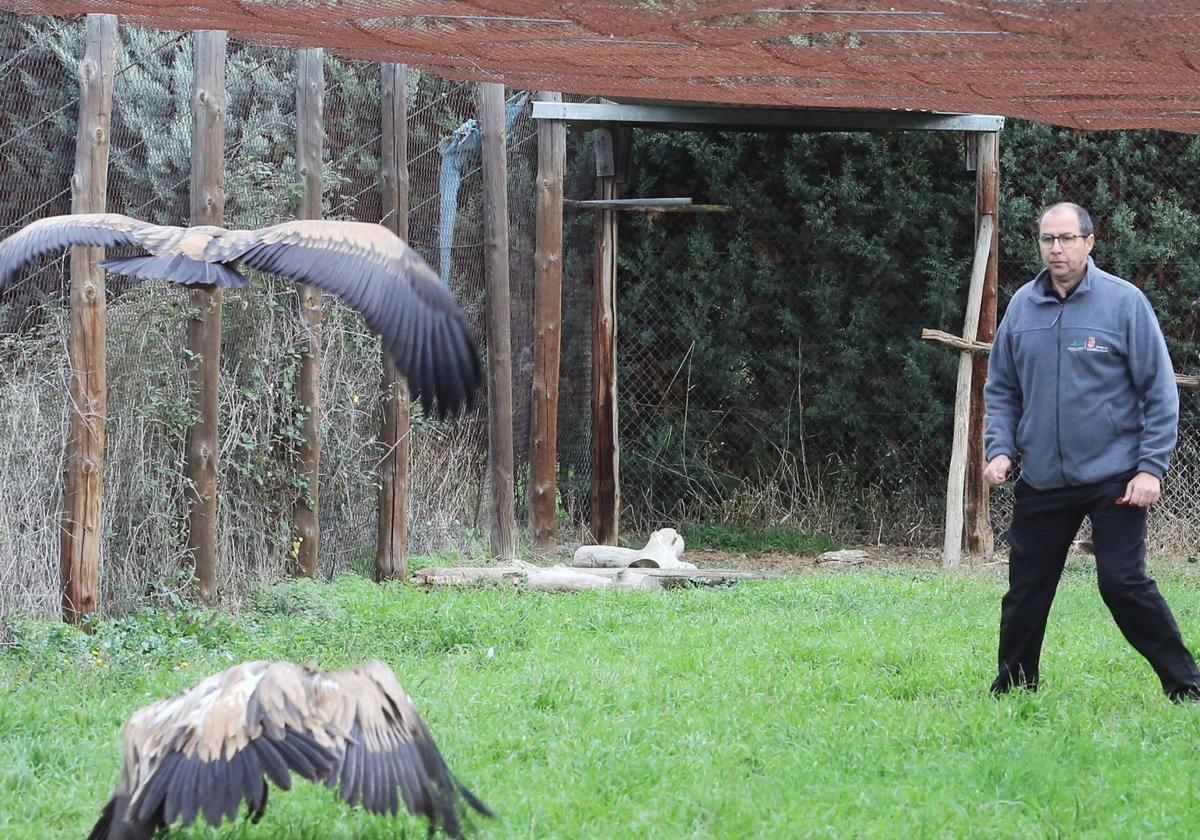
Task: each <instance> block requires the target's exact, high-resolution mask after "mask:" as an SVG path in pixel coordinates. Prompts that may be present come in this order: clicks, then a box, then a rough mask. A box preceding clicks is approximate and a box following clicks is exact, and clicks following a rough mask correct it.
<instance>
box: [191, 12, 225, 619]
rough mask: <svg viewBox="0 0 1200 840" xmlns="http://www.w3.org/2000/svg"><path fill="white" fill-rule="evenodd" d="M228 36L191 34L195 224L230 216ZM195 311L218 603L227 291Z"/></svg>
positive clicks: (206, 498) (194, 432)
mask: <svg viewBox="0 0 1200 840" xmlns="http://www.w3.org/2000/svg"><path fill="white" fill-rule="evenodd" d="M226 41H227V36H226V33H225V32H223V31H220V30H212V29H205V30H199V31H196V32H193V33H192V55H193V61H192V66H193V68H194V70H193V75H192V106H191V109H192V176H191V211H192V212H191V216H192V219H191V223H192V224H193V225H220V224H221V223H222V221H223V220H224V216H225V108H226V103H227V102H228V97H227V95H226V92H225V51H226ZM188 295H189V297H190V298H191V308H192V310H193V311H194V312H195V315H193V316H192V318H191V320H189V321H188V350H189V354H188V355H189V357H190V358H191V368H192V370H191V373H192V393H193V394H194V397H193V399H194V400H195V406H196V420H195V422H193V423H192V425H191V427H189V429H188V436H187V452H186V461H185V463H184V475H186V476H187V478H188V480H189V481H188V484H189V487H190V490H189V499H188V501H189V504H190V506H191V507H190V509H189V511H188V548H189V549H190V550H191V554H192V560H193V562H194V563H195V567H196V582H197V583H198V585H199V588H200V600H201V601H203V602H204V603H205V604H208V605H210V606H211V605H212V604H214V603H216V599H217V575H216V568H217V556H216V555H217V550H216V545H217V475H218V472H219V469H218V464H217V453H218V451H219V449H220V443H219V429H218V427H217V408H218V405H219V400H220V392H219V388H218V385H219V383H220V380H221V300H222V297H221V289H220V287H219V286H197V287H194V288H192V289H191V290H190V291H189V292H188Z"/></svg>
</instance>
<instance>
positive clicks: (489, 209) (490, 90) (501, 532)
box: [477, 82, 517, 560]
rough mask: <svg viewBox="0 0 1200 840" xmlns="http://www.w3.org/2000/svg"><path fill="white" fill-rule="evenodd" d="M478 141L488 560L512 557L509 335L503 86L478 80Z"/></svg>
mask: <svg viewBox="0 0 1200 840" xmlns="http://www.w3.org/2000/svg"><path fill="white" fill-rule="evenodd" d="M477 95H478V106H479V133H480V139H481V140H482V142H483V231H484V257H483V268H484V274H485V276H486V278H487V295H488V321H487V352H488V447H489V458H488V463H489V464H491V471H492V474H491V487H492V526H491V549H492V556H494V557H496V558H497V559H500V560H512V559H514V558H515V557H516V553H517V550H516V549H517V547H516V541H515V540H516V534H515V526H514V520H515V512H514V509H515V499H514V491H513V417H512V332H511V324H510V322H509V319H510V317H511V313H510V306H509V286H508V156H507V153H506V151H505V148H504V85H501V84H493V83H491V82H480V83H479V87H478V88H477Z"/></svg>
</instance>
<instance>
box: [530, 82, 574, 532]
mask: <svg viewBox="0 0 1200 840" xmlns="http://www.w3.org/2000/svg"><path fill="white" fill-rule="evenodd" d="M538 98H539V101H549V102H561V101H562V94H561V93H553V92H543V93H539V94H538ZM537 131H538V171H537V219H536V241H535V245H534V252H533V319H534V324H533V407H532V411H533V418H532V426H533V429H532V438H533V439H532V441H531V452H530V458H529V471H530V476H529V525H530V530H531V531H532V536H533V544H534V546H535V547H536V548H537V549H538V550H539V551H547V552H549V551H553V550H554V546H555V505H556V501H557V498H558V484H557V471H558V376H559V362H560V354H561V349H562V269H563V173H564V172H565V171H566V160H567V127H566V126H565V125H564V124H563V123H561V122H554V121H549V120H543V121H542V122H540V123H538V128H537Z"/></svg>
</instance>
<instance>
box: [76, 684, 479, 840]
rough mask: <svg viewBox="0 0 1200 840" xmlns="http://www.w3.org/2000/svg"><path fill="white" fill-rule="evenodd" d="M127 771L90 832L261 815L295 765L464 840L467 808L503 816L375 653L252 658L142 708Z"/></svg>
mask: <svg viewBox="0 0 1200 840" xmlns="http://www.w3.org/2000/svg"><path fill="white" fill-rule="evenodd" d="M123 740H124V747H123V752H122V758H121V780H120V782H119V783H118V784H117V789H116V790H115V791H114V792H113V795H112V797H111V798H110V799H109V800H108V803H107V804H106V805H105V806H104V810H103V811H102V812H101V815H100V820H99V821H98V822H97V823H96V826H95V827H94V828H93V829H92V833H91V834H90V835H88V840H118V838H119V839H120V840H148V838H150V837H151V836H152V835H153V834H154V832H155V831H156V830H157V829H158V828H159V827H162V826H168V825H171V824H172V823H174V822H175V821H176V820H180V821H181V822H182V823H184V824H187V823H190V822H192V821H194V820H195V819H196V818H197V816H199V815H200V814H201V813H203V815H204V818H205V820H207V822H208V823H209V825H214V826H215V825H220V823H221V821H222V820H224V819H229V820H235V819H237V815H238V811H239V810H240V808H241V804H242V801H243V800H244V801H245V802H246V805H247V806H248V815H249V817H250V819H251V820H252V821H253V822H258V820H259V819H260V818H261V817H262V814H263V810H264V809H265V808H266V805H267V780H268V779H270V780H271V781H272V782H274V783H275V784H276V785H277V786H278V787H280V788H282V789H283V790H288V789H289V788H290V787H291V776H290V774H289V771H290V772H294V773H298V774H299V775H300V776H302V777H303V778H305V779H308V780H310V781H314V782H324V783H325V785H326V786H328V787H330V788H333V787H335V786H336V787H337V788H338V789H339V792H340V793H341V796H342V798H343V799H345V800H346V802H348V803H349V804H351V805H355V804H357V803H359V802H361V803H362V806H363V807H364V808H366V809H367V810H368V811H372V812H374V813H377V814H384V813H390V814H395V813H396V812H397V810H398V809H399V805H400V801H401V800H403V803H404V806H405V807H406V808H407V809H408V811H409V812H410V813H412V814H420V815H422V816H424V817H426V818H428V820H429V828H430V832H431V833H432V832H433V831H434V830H435V829H437V828H439V827H440V828H441V829H442V830H443V831H444V832H445V833H446V834H447V835H449V836H450V837H455V838H461V837H463V836H464V835H463V831H464V826H465V824H466V815H467V813H469V812H467V811H466V808H465V806H467V805H469V806H470V807H471V808H472V809H474V810H475V811H477V812H479V813H480V814H483V815H484V816H488V817H490V816H493V814H492V812H491V811H490V810H488V808H487V806H486V805H484V804H483V803H482V802H481V801H480V800H479V799H478V798H477V797H476V796H475V795H474V794H473V793H471V792H470V791H469V790H467V788H466V787H464V786H463V784H462V783H461V782H459V781H458V779H456V778H455V777H454V775H453V774H452V773H451V772H450V769H449V768H448V767H447V766H446V763H445V761H443V760H442V756H441V753H439V752H438V748H437V745H436V744H435V743H434V741H433V736H432V735H430V733H429V729H428V728H427V727H426V726H425V721H423V720H422V719H421V716H420V715H419V714H417V710H416V709H415V708H414V707H413V704H412V701H411V700H409V698H408V695H407V694H405V693H404V689H403V688H401V687H400V683H399V682H397V681H396V677H395V675H393V674H392V671H391V669H390V668H388V666H387V665H384V664H383V663H381V662H368V663H366V664H364V665H360V666H358V667H357V668H350V669H348V670H345V671H315V670H312V669H310V668H301V667H298V666H296V665H292V664H291V663H289V662H246V663H243V664H241V665H235V666H234V667H232V668H229V669H228V670H226V671H222V672H221V673H219V674H214V675H213V676H211V677H208V678H207V679H205V680H203V681H202V682H200V683H199V684H197V685H195V686H193V687H192V688H189V689H187V690H186V691H183V692H181V693H179V694H176V695H175V696H174V697H170V698H168V699H166V700H159V701H158V702H156V703H151V704H150V705H149V706H146V707H144V708H142V709H139V710H138V711H136V712H134V713H133V716H132V717H130V718H129V721H128V722H127V723H126V724H125V728H124V731H123Z"/></svg>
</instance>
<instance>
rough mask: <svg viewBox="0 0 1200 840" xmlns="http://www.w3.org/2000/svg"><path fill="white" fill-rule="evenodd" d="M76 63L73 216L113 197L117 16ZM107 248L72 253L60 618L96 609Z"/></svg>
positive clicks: (95, 19)
mask: <svg viewBox="0 0 1200 840" xmlns="http://www.w3.org/2000/svg"><path fill="white" fill-rule="evenodd" d="M84 38H85V40H84V55H83V60H82V61H81V62H80V63H79V116H78V121H77V126H76V132H75V172H74V174H73V175H72V176H71V212H72V213H103V212H104V211H105V203H106V200H107V195H108V152H109V124H110V122H111V116H112V94H113V68H114V65H115V55H116V50H117V18H116V16H114V15H88V16H87V24H86V30H85V36H84ZM102 259H104V249H103V248H84V247H75V248H72V249H71V297H70V306H71V341H70V349H69V353H70V360H71V382H70V391H71V412H70V419H69V421H68V422H69V427H68V431H67V452H66V462H67V463H66V478H65V483H64V488H63V512H62V537H61V544H60V550H61V554H60V569H59V571H60V577H61V582H62V609H63V620H64V621H68V622H71V623H73V624H74V623H78V622H79V620H80V619H81V618H83V616H85V615H88V614H89V613H93V612H95V611H96V591H97V582H98V575H99V571H98V570H99V567H100V540H101V537H102V535H103V533H104V529H103V527H102V525H101V512H102V511H101V497H102V495H103V492H104V431H105V428H104V422H105V414H106V412H107V410H108V397H107V390H108V381H107V374H106V371H105V356H104V338H105V332H106V324H105V316H106V312H105V300H104V270H103V269H102V268H100V267H99V266H98V265H97V263H98V262H99V261H100V260H102Z"/></svg>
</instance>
